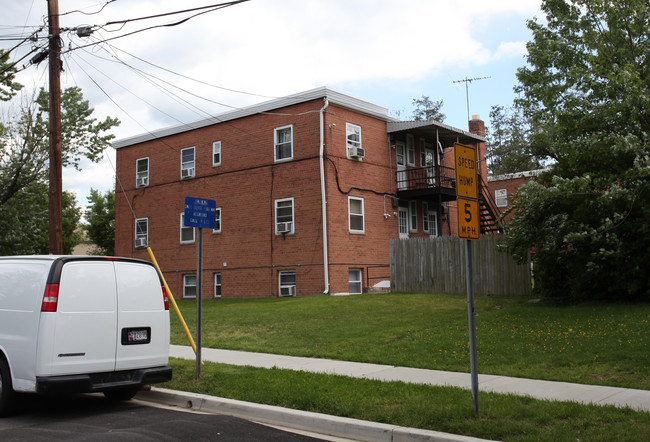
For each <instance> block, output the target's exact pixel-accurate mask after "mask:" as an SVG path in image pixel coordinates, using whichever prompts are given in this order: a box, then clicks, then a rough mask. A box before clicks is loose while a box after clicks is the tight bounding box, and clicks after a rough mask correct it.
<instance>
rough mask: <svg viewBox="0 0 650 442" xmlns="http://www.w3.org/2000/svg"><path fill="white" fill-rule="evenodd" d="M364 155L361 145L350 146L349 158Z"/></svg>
mask: <svg viewBox="0 0 650 442" xmlns="http://www.w3.org/2000/svg"><path fill="white" fill-rule="evenodd" d="M365 156H366V151H365V150H364V149H363V148H362V147H351V148H350V158H358V159H361V158H363V157H365Z"/></svg>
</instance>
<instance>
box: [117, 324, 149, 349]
mask: <svg viewBox="0 0 650 442" xmlns="http://www.w3.org/2000/svg"><path fill="white" fill-rule="evenodd" d="M149 342H151V328H150V327H137V328H125V329H122V345H135V344H148V343H149Z"/></svg>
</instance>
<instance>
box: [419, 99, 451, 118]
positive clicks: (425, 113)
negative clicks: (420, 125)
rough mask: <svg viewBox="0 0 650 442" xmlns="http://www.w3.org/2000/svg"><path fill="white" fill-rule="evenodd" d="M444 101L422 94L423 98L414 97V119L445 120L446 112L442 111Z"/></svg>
mask: <svg viewBox="0 0 650 442" xmlns="http://www.w3.org/2000/svg"><path fill="white" fill-rule="evenodd" d="M443 104H444V102H443V101H442V100H438V101H431V100H430V99H429V97H428V96H426V95H422V98H419V99H418V98H414V99H413V106H415V109H414V110H413V119H414V120H415V121H423V120H424V121H428V120H436V121H444V119H445V114H443V113H442V112H441V109H442V105H443Z"/></svg>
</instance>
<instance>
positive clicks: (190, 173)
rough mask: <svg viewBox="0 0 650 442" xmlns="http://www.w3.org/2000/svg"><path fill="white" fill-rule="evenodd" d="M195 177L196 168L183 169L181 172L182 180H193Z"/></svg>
mask: <svg viewBox="0 0 650 442" xmlns="http://www.w3.org/2000/svg"><path fill="white" fill-rule="evenodd" d="M193 177H194V168H193V167H191V168H189V169H183V170H181V178H182V179H186V178H193Z"/></svg>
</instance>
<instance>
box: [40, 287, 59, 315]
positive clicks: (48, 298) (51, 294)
mask: <svg viewBox="0 0 650 442" xmlns="http://www.w3.org/2000/svg"><path fill="white" fill-rule="evenodd" d="M58 302H59V284H47V285H46V286H45V293H44V294H43V304H42V305H41V311H42V312H55V311H56V306H57V303H58Z"/></svg>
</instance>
